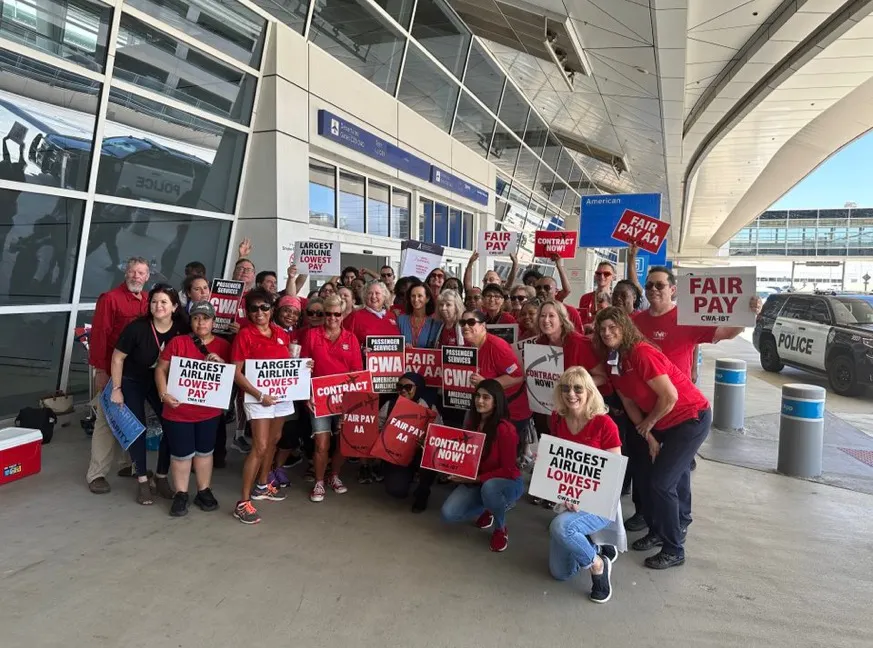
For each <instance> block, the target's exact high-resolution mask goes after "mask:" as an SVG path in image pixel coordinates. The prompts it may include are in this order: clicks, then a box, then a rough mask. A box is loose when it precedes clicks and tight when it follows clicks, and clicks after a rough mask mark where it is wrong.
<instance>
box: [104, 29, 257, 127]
mask: <svg viewBox="0 0 873 648" xmlns="http://www.w3.org/2000/svg"><path fill="white" fill-rule="evenodd" d="M112 76H113V77H115V78H117V79H121V80H122V81H127V82H129V83H132V84H134V85H137V86H139V87H141V88H146V89H148V90H152V91H154V92H158V93H160V94H162V95H166V96H168V97H170V98H172V99H176V100H178V101H182V102H184V103H186V104H189V105H191V106H195V107H197V108H200V109H201V110H205V111H206V112H211V113H214V114H216V115H220V116H221V117H224V118H226V119H232V120H234V121H237V122H240V123H241V124H248V123H249V120H250V118H251V115H252V102H253V100H254V96H255V85H256V84H257V80H256V79H255V77H253V76H252V75H250V74H246V73H245V72H241V71H240V70H238V69H236V68H234V67H232V66H230V65H227V64H226V63H223V62H221V61H219V60H218V59H216V58H214V57H212V56H210V55H208V54H205V53H203V52H200V51H199V50H196V49H194V48H193V47H190V46H188V45H185V44H183V43H180V42H179V41H178V40H176V39H175V38H172V37H170V36H167V35H166V34H164V33H162V32H160V31H158V30H156V29H153V28H151V27H149V26H148V25H146V24H145V23H142V22H140V21H139V20H137V19H136V18H133V17H131V16H128V15H124V16H122V18H121V28H120V30H119V32H118V38H117V39H116V53H115V66H114V68H113V72H112Z"/></svg>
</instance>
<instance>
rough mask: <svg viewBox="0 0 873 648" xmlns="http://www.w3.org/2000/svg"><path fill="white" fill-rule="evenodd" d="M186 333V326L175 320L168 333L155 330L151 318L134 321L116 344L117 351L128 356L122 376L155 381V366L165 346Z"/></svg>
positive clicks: (125, 329) (143, 380)
mask: <svg viewBox="0 0 873 648" xmlns="http://www.w3.org/2000/svg"><path fill="white" fill-rule="evenodd" d="M185 332H186V331H185V330H184V324H182V323H180V322H176V321H175V320H174V321H173V325H172V326H170V329H169V330H168V331H167V332H166V333H161V332H160V331H158V330H157V329H156V328H154V327H153V326H152V320H151V318H150V317H148V318H139V319H135V320H134V321H132V322H131V323H130V324H128V325H127V326H126V327H125V328H124V330H123V331H122V332H121V335H120V336H119V338H118V342H117V343H116V344H115V348H116V349H118V350H119V351H121V352H122V353H126V354H127V357H126V358H125V359H124V369H123V370H122V372H121V375H123V376H124V377H125V378H133V379H134V380H139V381H142V382H148V381H153V380H154V372H155V364H156V363H157V361H158V356H159V355H160V354H161V351H162V350H163V348H164V346H166V344H167V342H169V341H170V340H171V339H173V338H174V337H176V336H177V335H180V334H182V333H185Z"/></svg>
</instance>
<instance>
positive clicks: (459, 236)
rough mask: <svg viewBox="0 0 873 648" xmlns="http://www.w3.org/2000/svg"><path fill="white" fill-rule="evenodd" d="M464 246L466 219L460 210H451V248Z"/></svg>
mask: <svg viewBox="0 0 873 648" xmlns="http://www.w3.org/2000/svg"><path fill="white" fill-rule="evenodd" d="M463 245H464V217H463V215H462V214H461V210H460V209H450V210H449V246H450V247H453V248H460V247H463Z"/></svg>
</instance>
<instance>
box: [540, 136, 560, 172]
mask: <svg viewBox="0 0 873 648" xmlns="http://www.w3.org/2000/svg"><path fill="white" fill-rule="evenodd" d="M560 154H561V143H560V142H559V141H558V138H557V137H555V136H554V134H553V133H549V135H548V137H547V138H546V147H545V148H544V149H543V162H545V163H546V164H548V165H549V166H550V167H552V170H555V169H557V168H558V156H559V155H560Z"/></svg>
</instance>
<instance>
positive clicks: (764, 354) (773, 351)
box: [761, 338, 785, 373]
mask: <svg viewBox="0 0 873 648" xmlns="http://www.w3.org/2000/svg"><path fill="white" fill-rule="evenodd" d="M761 366H762V367H763V368H764V371H772V372H774V373H779V372H780V371H782V368H783V367H784V366H785V365H783V364H782V361H781V360H780V359H779V350H778V349H777V348H776V340H774V339H772V338H765V339H763V340H761Z"/></svg>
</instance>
